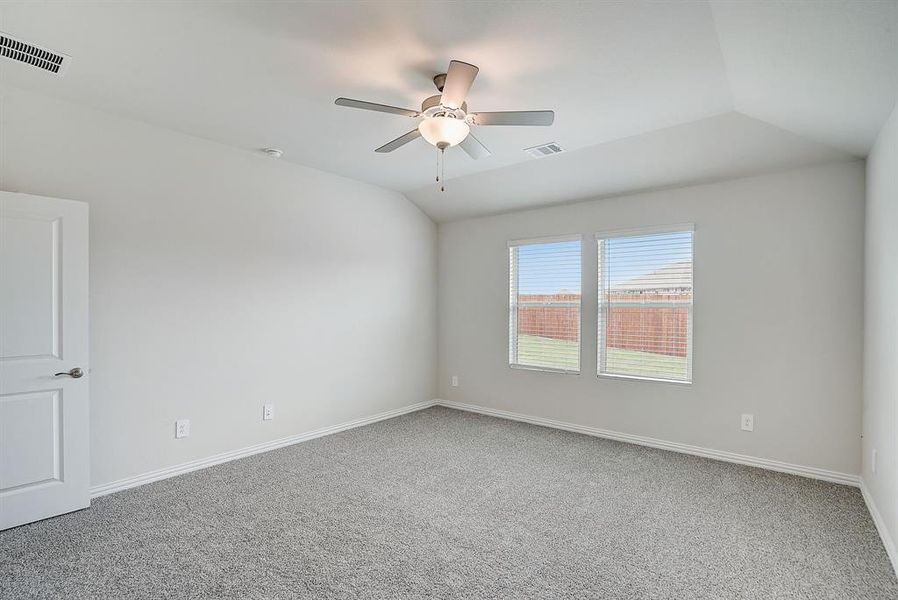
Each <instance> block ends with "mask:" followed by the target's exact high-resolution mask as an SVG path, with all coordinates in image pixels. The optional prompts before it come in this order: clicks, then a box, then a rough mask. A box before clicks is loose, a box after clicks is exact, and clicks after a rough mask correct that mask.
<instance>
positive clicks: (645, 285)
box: [611, 261, 692, 292]
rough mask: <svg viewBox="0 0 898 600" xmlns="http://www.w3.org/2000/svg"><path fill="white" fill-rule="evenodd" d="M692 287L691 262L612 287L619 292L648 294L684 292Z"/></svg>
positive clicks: (664, 268)
mask: <svg viewBox="0 0 898 600" xmlns="http://www.w3.org/2000/svg"><path fill="white" fill-rule="evenodd" d="M691 287H692V264H691V263H690V262H689V261H683V262H676V263H672V264H670V265H668V266H666V267H663V268H661V269H658V270H657V271H652V272H651V273H646V274H644V275H639V276H637V277H634V278H632V279H628V280H627V281H621V282H620V283H615V284H613V285H612V286H611V289H612V290H614V291H617V292H647V291H656V290H682V289H684V288H685V289H690V288H691Z"/></svg>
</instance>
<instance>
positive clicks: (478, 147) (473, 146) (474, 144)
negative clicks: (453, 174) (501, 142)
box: [458, 133, 492, 160]
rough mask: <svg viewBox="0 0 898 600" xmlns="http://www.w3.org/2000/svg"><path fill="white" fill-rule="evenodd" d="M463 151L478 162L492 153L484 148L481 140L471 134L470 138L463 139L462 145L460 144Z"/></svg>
mask: <svg viewBox="0 0 898 600" xmlns="http://www.w3.org/2000/svg"><path fill="white" fill-rule="evenodd" d="M458 145H459V146H460V147H461V149H462V150H464V151H465V152H467V153H468V156H470V157H471V158H473V159H474V160H477V159H478V158H483V157H485V156H489V155H490V154H492V152H490V151H489V149H488V148H487V147H486V146H484V145H483V144H482V143H481V142H480V140H478V139H477V138H476V137H474V135H473V134H471V133H469V134H468V137H466V138H465V139H463V140H462V141H461V143H459V144H458Z"/></svg>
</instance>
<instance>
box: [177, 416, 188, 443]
mask: <svg viewBox="0 0 898 600" xmlns="http://www.w3.org/2000/svg"><path fill="white" fill-rule="evenodd" d="M189 435H190V419H178V420H177V421H175V437H176V438H185V437H187V436H189Z"/></svg>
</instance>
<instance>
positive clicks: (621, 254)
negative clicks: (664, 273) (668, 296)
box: [516, 231, 692, 294]
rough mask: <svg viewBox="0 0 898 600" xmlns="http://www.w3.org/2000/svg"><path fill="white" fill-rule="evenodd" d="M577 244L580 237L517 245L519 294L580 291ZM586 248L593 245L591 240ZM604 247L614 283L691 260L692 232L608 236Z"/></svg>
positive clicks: (578, 244)
mask: <svg viewBox="0 0 898 600" xmlns="http://www.w3.org/2000/svg"><path fill="white" fill-rule="evenodd" d="M580 246H581V242H580V240H574V241H568V242H550V243H544V244H528V245H526V246H517V247H516V249H517V253H518V293H519V294H552V293H557V292H572V293H578V292H580V249H581V248H580ZM585 247H586V248H590V251H592V250H591V249H592V248H595V246H593V245H592V243H588V244H586V245H585ZM606 248H607V252H608V255H609V263H610V265H611V273H610V277H611V284H612V285H614V284H616V283H620V282H623V281H627V280H629V279H633V278H635V277H639V276H641V275H645V274H648V273H652V272H654V271H657V270H658V269H661V268H663V267H665V266H668V265H670V264H673V263H676V262H682V261H688V260H690V259H691V257H692V232H691V231H677V232H672V233H662V234H652V235H642V236H628V237H618V238H610V239H608V240H607V241H606ZM647 253H648V254H649V255H647Z"/></svg>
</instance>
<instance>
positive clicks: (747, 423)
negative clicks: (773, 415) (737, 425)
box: [742, 415, 755, 431]
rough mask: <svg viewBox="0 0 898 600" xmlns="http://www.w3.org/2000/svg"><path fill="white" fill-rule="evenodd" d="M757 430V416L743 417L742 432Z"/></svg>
mask: <svg viewBox="0 0 898 600" xmlns="http://www.w3.org/2000/svg"><path fill="white" fill-rule="evenodd" d="M754 430H755V416H754V415H742V431H754Z"/></svg>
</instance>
